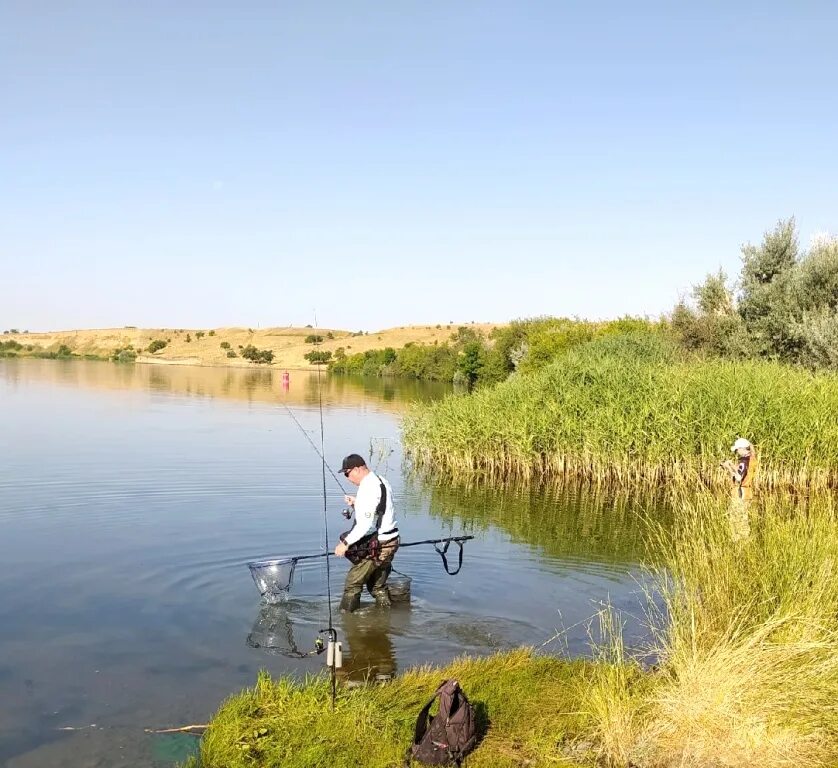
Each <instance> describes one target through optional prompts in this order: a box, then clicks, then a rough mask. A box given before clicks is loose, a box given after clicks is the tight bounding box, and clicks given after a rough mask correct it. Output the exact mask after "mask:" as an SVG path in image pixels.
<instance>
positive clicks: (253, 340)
mask: <svg viewBox="0 0 838 768" xmlns="http://www.w3.org/2000/svg"><path fill="white" fill-rule="evenodd" d="M457 327H458V326H456V325H448V324H445V325H442V324H440V325H407V326H400V327H398V328H388V329H385V330H381V331H372V332H369V333H363V334H361V333H360V332H355V333H353V332H351V331H344V330H339V329H334V328H318V329H314V328H292V327H288V328H259V329H254V328H235V327H233V328H212V329H210V328H133V327H125V328H106V329H91V330H78V331H50V332H48V333H27V334H3V335H1V336H0V341H9V340H12V339H14V340H16V341H19V342H20V343H21V344H25V345H30V344H31V345H35V346H36V347H40V348H42V349H43V350H45V351H47V352H54V351H57V350H58V348H59V347H60V346H61V345H66V346H67V347H69V348H70V350H71V351H72V352H73V353H75V354H78V355H98V356H100V357H109V356H110V355H112V354H113V352H114V351H115V350H117V349H121V348H124V347H127V346H129V345H131V346H133V348H134V349H135V350H137V351H138V352H139V356H138V357H137V362H141V363H155V364H163V365H166V364H169V365H178V364H179V365H223V366H236V367H239V366H242V367H250V366H253V363H250V362H248V361H247V360H243V359H242V358H241V357H240V356H237V357H235V358H229V357H228V356H227V351H228V350H227V348H225V347H222V346H221V345H222V343H225V344H228V345H229V349H232V350H233V351H234V352H235V353H236V354H237V355H239V353H240V352H241V348H243V347H246V346H248V345H253V346H254V347H256V348H257V349H260V350H261V349H269V350H271V351H272V352H273V353H274V363H273V367H274V368H277V367H279V368H310V367H311V365H310V363H309V362H308V361H307V360H306V359H305V357H304V355H305V354H306V353H307V352H310V351H311V350H313V349H318V350H323V351H331V352H332V353H334V352H335V350H336V349H338V348H339V347H343V349H344V351H345V352H346V354H348V355H351V354H354V353H357V352H365V351H366V350H368V349H383V348H384V347H394V348H395V349H400V348H401V347H403V346H404V345H405V344H408V343H411V342H412V343H416V344H433V343H434V342H437V343H439V344H442V343H444V342H446V341H449V340H450V339H451V334H452V333H454V332H455V331H456V330H457ZM467 327H468V328H472V329H475V330H480V331H482V332H483V333H484V334H486V335H488V334H489V332H490V331H491V330H492V329H493V328H495V327H496V325H495V324H493V323H479V324H478V323H475V324H469V325H468V326H467ZM312 335H319V336H322V337H323V339H324V340H323V342H322V343H321V344H319V345H317V346H316V347H315V346H314V345H313V344H311V343H307V342H306V337H308V336H312ZM330 336H331V338H329V337H330ZM157 339H159V340H162V341H165V342H167V344H166V347H165V348H163V349H161V350H159V351H158V352H155V353H154V354H151V353H149V352H148V351H147V350H148V346H149V344H151V342H152V341H154V340H157Z"/></svg>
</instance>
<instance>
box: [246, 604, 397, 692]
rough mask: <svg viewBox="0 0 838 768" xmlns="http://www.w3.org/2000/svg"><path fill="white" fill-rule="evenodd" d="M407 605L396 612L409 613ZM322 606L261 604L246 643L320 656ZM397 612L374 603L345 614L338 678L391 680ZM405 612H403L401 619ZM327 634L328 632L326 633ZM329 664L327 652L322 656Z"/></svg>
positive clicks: (267, 649) (294, 655)
mask: <svg viewBox="0 0 838 768" xmlns="http://www.w3.org/2000/svg"><path fill="white" fill-rule="evenodd" d="M407 610H408V609H407V607H406V606H400V607H397V608H396V609H395V611H397V612H399V613H400V614H405V613H406V611H407ZM319 613H322V606H321V607H318V606H317V605H315V604H313V603H310V602H309V603H306V602H305V601H289V602H288V603H283V604H269V603H262V604H261V605H260V606H259V613H258V614H257V616H256V619H255V621H254V622H253V627H252V628H251V630H250V632H249V633H248V635H247V639H246V643H247V645H248V646H250V647H251V648H254V649H256V650H259V651H261V652H263V653H268V654H272V655H278V656H285V657H286V658H292V659H306V658H309V657H312V656H316V655H318V654H317V651H316V650H315V645H314V644H315V640H316V638H317V636H318V634H320V632H321V630H322V626H318V618H319V619H320V621H319V624H325V621H323V618H324V617H323V616H318V615H319ZM392 616H393V611H391V610H380V609H377V608H375V607H373V606H370V607H368V608H366V609H363V610H360V611H356V612H355V613H353V614H346V615H343V616H342V617H341V621H342V623H341V626H339V627H338V640H339V641H340V642H341V643H342V644H343V666H342V667H341V668H340V669H338V670H336V674H337V676H338V678H340V679H343V680H352V681H371V680H382V679H389V678H391V677H392V676H393V675H394V674H395V673H396V669H397V667H396V654H395V650H394V647H393V640H392V634H393V630H394V627H393V620H392ZM404 620H405V617H404V616H402V621H404ZM323 637H324V639H326V638H325V635H323ZM323 660H324V663H325V656H323Z"/></svg>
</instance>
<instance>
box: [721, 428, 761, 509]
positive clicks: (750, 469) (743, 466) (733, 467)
mask: <svg viewBox="0 0 838 768" xmlns="http://www.w3.org/2000/svg"><path fill="white" fill-rule="evenodd" d="M730 450H731V451H733V452H734V453H735V454H736V463H734V462H732V461H731V460H730V459H726V460H725V461H723V462H722V467H724V468H725V469H726V470H727V471H728V472H730V475H731V479H732V480H733V498H734V499H738V500H740V501H750V500H751V499H752V498H753V495H754V477H755V475H756V470H757V460H756V451H755V450H754V446H753V445H751V443H750V441H748V440H746V439H745V438H744V437H737V438H736V440H735V441H734V443H733V445H732V446H731V447H730Z"/></svg>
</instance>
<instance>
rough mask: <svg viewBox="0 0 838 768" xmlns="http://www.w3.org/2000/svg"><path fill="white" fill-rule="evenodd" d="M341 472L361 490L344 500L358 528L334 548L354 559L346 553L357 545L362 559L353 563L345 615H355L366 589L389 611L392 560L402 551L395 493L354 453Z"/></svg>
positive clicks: (346, 586) (345, 590) (343, 606)
mask: <svg viewBox="0 0 838 768" xmlns="http://www.w3.org/2000/svg"><path fill="white" fill-rule="evenodd" d="M340 471H341V472H343V474H344V476H345V477H346V478H347V479H348V480H349V481H350V482H352V483H354V484H355V485H357V486H358V495H357V496H345V497H344V499H345V501H346V503H347V504H349V505H351V506H354V507H355V525H354V526H353V527H352V530H351V531H349V532H348V533H346V534H344V535H342V536H341V541H340V542H339V543H338V545H337V546H336V547H335V554H336V555H337V556H338V557H344V556H347V557H349V556H351V555H352V553H353V551H352V550H350V552H349V555H347V550H349V549H350V547H351V546H352V545H358V548H359V549H360V550H361V551H360V553H359V554H360V559H358V560H357V562H354V564H353V566H352V567H351V568H350V569H349V573H347V574H346V582H345V583H344V587H343V598H342V599H341V601H340V608H341V610H342V611H348V612H352V611H354V610H356V609H357V608H358V607H359V606H360V605H361V592H362V591H363V589H364V587H366V588H367V590H368V591H369V593H370V594H371V595H372V596H373V597H374V598H375V602H376V604H378V605H379V606H381V607H384V608H388V607H389V606H390V595H389V593H388V591H387V577H388V576H389V575H390V571H391V570H392V562H393V557H394V556H395V554H396V550H398V548H399V528H398V524H397V523H396V516H395V512H394V511H393V491H392V489H391V488H390V483H388V482H387V480H385V479H384V478H383V477H379V476H378V475H376V474H375V473H374V472H372V471H370V469H369V467H367V464H366V462H365V461H364V460H363V459H362V458H361V457H360V456H359V455H358V454H357V453H351V454H349V456H347V457H346V458H345V459H344V460H343V464H342V465H341V469H340ZM376 533H377V534H378V542H379V543H380V548H379V550H378V552H377V553H375V554H374V555H373V556H370V554H369V553H368V552H367V549H366V548H367V547H368V542H369V541H370V539H371V538H373V537H374V536H375V534H376ZM352 559H353V560H354V558H352Z"/></svg>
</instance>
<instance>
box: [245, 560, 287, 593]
mask: <svg viewBox="0 0 838 768" xmlns="http://www.w3.org/2000/svg"><path fill="white" fill-rule="evenodd" d="M247 567H248V568H250V575H251V576H252V577H253V581H254V582H255V584H256V588H257V589H258V590H259V594H260V595H262V597H263V598H264V599H265V601H266V602H268V603H284V602H285V601H286V600H288V594H289V592H290V591H291V586H292V585H293V583H294V569H295V568H296V567H297V560H296V558H283V559H281V560H257V561H256V562H253V563H248V564H247Z"/></svg>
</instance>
